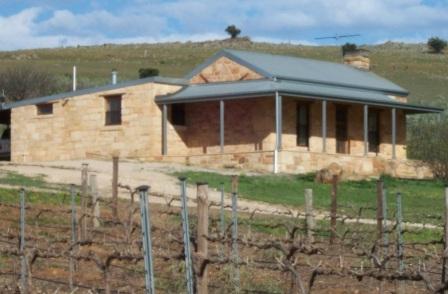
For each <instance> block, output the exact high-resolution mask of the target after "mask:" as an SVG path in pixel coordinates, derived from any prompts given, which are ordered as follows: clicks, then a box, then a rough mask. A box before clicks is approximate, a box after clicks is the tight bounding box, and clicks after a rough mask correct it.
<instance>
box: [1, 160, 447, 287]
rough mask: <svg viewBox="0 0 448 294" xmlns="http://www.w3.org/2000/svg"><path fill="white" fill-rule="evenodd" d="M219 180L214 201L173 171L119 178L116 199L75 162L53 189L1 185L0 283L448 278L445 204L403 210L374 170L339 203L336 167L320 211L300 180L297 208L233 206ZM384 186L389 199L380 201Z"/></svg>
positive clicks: (402, 282) (352, 283)
mask: <svg viewBox="0 0 448 294" xmlns="http://www.w3.org/2000/svg"><path fill="white" fill-rule="evenodd" d="M228 180H229V182H230V181H231V182H232V192H231V193H229V194H227V193H224V190H222V193H221V201H219V202H213V201H210V200H209V199H208V192H209V187H208V185H207V183H197V195H187V193H186V191H187V190H186V185H187V179H185V178H179V194H178V195H161V194H155V193H151V189H150V187H148V186H140V187H129V186H121V185H118V186H117V189H121V190H123V191H126V193H127V194H128V195H129V197H128V198H127V199H117V197H104V198H103V197H99V196H105V195H98V194H99V193H98V191H97V188H96V175H95V174H94V173H91V172H89V170H88V167H87V166H84V167H83V169H82V176H81V183H80V185H72V186H71V187H70V189H68V191H65V192H64V193H61V194H54V195H47V196H46V197H39V195H35V192H32V191H25V190H23V189H22V190H20V191H18V192H15V191H13V192H11V193H10V194H8V195H0V213H1V215H0V220H1V222H0V224H1V227H2V230H1V233H0V254H1V255H0V292H1V293H155V292H160V293H189V294H190V293H359V292H362V293H375V292H376V293H390V292H394V293H428V292H430V293H431V292H435V293H436V292H443V291H444V290H445V289H448V282H447V281H446V279H445V269H444V265H445V262H446V261H445V255H444V248H445V246H444V238H443V236H444V233H443V232H444V230H445V229H444V226H443V225H442V222H443V220H444V216H441V215H424V216H419V218H418V219H427V222H428V223H430V224H431V225H430V226H429V227H430V229H428V228H425V227H424V226H422V225H421V224H409V223H406V222H403V219H402V206H403V205H405V203H402V197H401V195H400V194H399V193H398V194H397V195H390V194H388V193H387V187H385V185H384V183H383V182H382V181H381V180H379V181H378V182H377V183H375V184H376V189H377V206H376V207H369V206H365V207H361V208H356V209H351V207H343V208H344V209H343V211H344V213H340V211H342V209H341V208H342V207H341V205H338V179H337V177H335V178H334V179H333V183H332V189H331V193H330V195H328V197H329V198H331V206H330V207H328V212H324V213H322V212H321V211H320V212H317V211H315V210H314V209H313V191H312V190H311V189H306V190H304V191H297V195H298V196H297V197H304V198H305V203H306V206H305V209H304V211H303V212H300V213H297V212H294V211H292V210H291V211H287V210H282V211H278V212H274V213H273V212H272V211H269V212H267V211H263V210H261V209H255V210H250V209H247V208H244V207H240V206H238V177H236V176H233V177H229V179H228ZM142 184H150V183H142ZM441 195H443V191H441ZM353 196H354V197H356V195H353ZM387 197H393V198H394V200H396V201H395V203H396V205H394V206H393V207H388V206H387V205H386V203H388V202H387V201H386V198H387ZM148 198H149V199H150V201H149V202H148ZM447 198H448V196H447ZM48 199H51V201H49V200H48ZM152 199H156V200H157V201H151V200H152ZM156 203H157V204H156ZM367 211H369V212H370V215H371V212H372V211H375V212H376V216H377V217H376V219H375V220H372V222H373V224H372V223H370V224H369V223H366V222H365V221H363V220H365V218H363V215H364V214H365V213H366V212H367ZM349 212H351V213H349ZM322 215H323V217H322Z"/></svg>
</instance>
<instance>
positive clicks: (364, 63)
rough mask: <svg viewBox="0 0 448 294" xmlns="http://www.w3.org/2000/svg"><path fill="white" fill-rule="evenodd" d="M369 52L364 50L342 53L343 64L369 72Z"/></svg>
mask: <svg viewBox="0 0 448 294" xmlns="http://www.w3.org/2000/svg"><path fill="white" fill-rule="evenodd" d="M369 53H370V52H369V51H368V50H366V49H355V50H350V51H347V52H345V53H344V64H348V65H350V66H352V67H354V68H357V69H361V70H366V71H368V70H370V58H369Z"/></svg>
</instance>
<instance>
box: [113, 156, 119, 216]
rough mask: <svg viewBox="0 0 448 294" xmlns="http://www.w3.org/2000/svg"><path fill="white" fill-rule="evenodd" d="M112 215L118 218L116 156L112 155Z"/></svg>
mask: <svg viewBox="0 0 448 294" xmlns="http://www.w3.org/2000/svg"><path fill="white" fill-rule="evenodd" d="M112 202H113V204H112V215H113V216H114V218H118V157H117V156H114V157H112Z"/></svg>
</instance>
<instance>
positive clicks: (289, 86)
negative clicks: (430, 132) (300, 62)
mask: <svg viewBox="0 0 448 294" xmlns="http://www.w3.org/2000/svg"><path fill="white" fill-rule="evenodd" d="M275 92H279V93H282V94H283V95H286V96H288V95H289V96H298V97H303V98H311V99H318V100H319V99H321V100H322V99H327V100H336V101H339V102H347V103H350V102H351V103H353V102H354V103H365V104H369V105H378V106H388V107H397V108H400V109H408V110H413V111H416V112H440V111H442V109H439V108H432V107H424V106H419V105H411V104H407V103H401V102H398V101H397V100H395V99H393V98H391V97H389V96H388V95H387V94H384V93H380V92H374V91H366V90H359V89H351V88H345V87H338V86H329V85H325V86H323V85H317V84H313V83H305V82H297V81H290V80H286V81H285V80H276V81H274V80H269V79H263V80H251V81H239V82H224V83H209V84H195V85H190V86H187V87H185V88H183V89H182V90H180V91H178V92H176V93H174V94H171V95H165V96H158V97H157V98H156V102H157V103H160V104H163V103H187V102H199V101H210V100H220V99H236V98H245V97H246V98H247V97H257V96H263V95H274V94H275Z"/></svg>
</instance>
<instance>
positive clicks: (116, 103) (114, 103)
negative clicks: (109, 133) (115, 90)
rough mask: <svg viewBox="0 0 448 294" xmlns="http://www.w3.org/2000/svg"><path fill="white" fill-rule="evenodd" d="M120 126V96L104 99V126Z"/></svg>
mask: <svg viewBox="0 0 448 294" xmlns="http://www.w3.org/2000/svg"><path fill="white" fill-rule="evenodd" d="M119 124H121V96H109V97H106V125H119Z"/></svg>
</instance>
